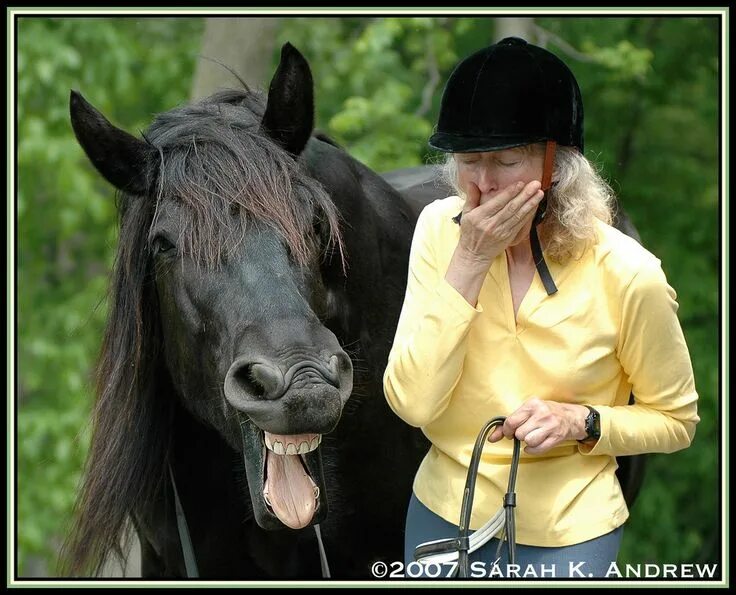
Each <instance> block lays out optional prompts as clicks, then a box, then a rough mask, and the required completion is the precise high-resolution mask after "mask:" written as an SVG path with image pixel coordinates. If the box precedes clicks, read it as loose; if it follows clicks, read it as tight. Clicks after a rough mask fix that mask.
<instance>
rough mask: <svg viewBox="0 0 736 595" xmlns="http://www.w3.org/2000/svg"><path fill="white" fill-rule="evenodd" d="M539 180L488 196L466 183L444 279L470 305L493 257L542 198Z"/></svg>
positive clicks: (475, 302)
mask: <svg viewBox="0 0 736 595" xmlns="http://www.w3.org/2000/svg"><path fill="white" fill-rule="evenodd" d="M540 187H541V184H540V182H538V181H536V180H534V181H532V182H529V183H528V184H524V182H517V183H515V184H511V185H510V186H509V187H507V188H504V189H503V190H502V191H501V192H499V193H498V194H496V195H495V196H493V197H491V196H488V195H482V194H481V192H480V189H479V188H478V186H476V185H475V184H474V183H472V182H470V183H469V188H468V197H467V200H466V201H465V207H464V208H463V216H462V219H461V220H460V240H459V242H458V245H457V247H456V248H455V252H454V253H453V255H452V259H451V260H450V266H449V267H448V269H447V273H445V280H446V281H447V282H448V283H449V284H450V285H451V286H452V287H454V288H455V289H456V290H457V291H458V292H459V293H460V295H462V296H463V297H464V298H465V300H466V301H467V302H468V303H469V304H470V305H471V306H473V307H475V306H476V304H477V303H478V295H479V294H480V289H481V287H482V286H483V280H484V279H485V276H486V274H487V273H488V269H489V268H490V267H491V263H492V262H493V260H494V259H495V258H496V256H498V255H499V254H501V252H503V251H504V250H505V249H506V248H507V247H508V246H509V245H510V244H511V242H512V241H513V240H514V238H515V237H516V236H517V235H518V234H519V232H520V231H521V230H522V228H523V227H524V226H525V225H526V224H527V223H529V222H530V221H531V220H532V219H533V217H534V213H535V212H536V209H537V205H539V202H540V201H541V200H542V197H543V196H544V192H542V191H541V190H540Z"/></svg>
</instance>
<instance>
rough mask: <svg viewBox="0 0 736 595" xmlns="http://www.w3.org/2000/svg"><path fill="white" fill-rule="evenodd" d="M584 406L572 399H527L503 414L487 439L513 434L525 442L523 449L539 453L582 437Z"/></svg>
mask: <svg viewBox="0 0 736 595" xmlns="http://www.w3.org/2000/svg"><path fill="white" fill-rule="evenodd" d="M587 416H588V408H587V407H584V406H583V405H574V404H572V403H558V402H556V401H545V400H542V399H539V398H537V397H534V398H532V399H529V400H528V401H527V402H526V403H524V404H523V405H522V406H521V407H519V408H518V409H517V410H516V411H514V412H513V413H512V414H511V415H509V416H508V417H506V421H505V422H504V424H503V425H502V426H498V427H497V428H495V429H494V430H493V432H491V435H490V436H489V437H488V441H489V442H498V441H499V440H501V438H504V437H506V438H513V437H514V436H515V437H516V438H518V439H519V440H522V441H524V442H526V444H527V446H526V447H525V448H524V452H525V453H527V454H541V453H543V452H546V451H548V450H549V449H551V448H554V447H555V446H557V445H558V444H560V443H562V442H565V441H566V440H583V439H584V438H585V436H586V433H585V418H586V417H587Z"/></svg>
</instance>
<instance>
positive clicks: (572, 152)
mask: <svg viewBox="0 0 736 595" xmlns="http://www.w3.org/2000/svg"><path fill="white" fill-rule="evenodd" d="M544 146H545V145H544V144H543V143H541V144H540V143H536V144H534V145H526V146H525V147H522V148H523V149H526V150H529V151H535V152H536V151H541V152H542V153H543V152H544ZM439 167H440V172H441V178H442V180H443V181H444V182H445V183H447V184H448V185H449V186H451V187H452V188H454V190H455V192H456V193H457V195H458V196H460V197H462V198H463V200H464V199H465V193H464V192H463V190H462V189H461V188H459V187H458V183H457V180H458V176H457V163H456V161H455V159H454V157H453V154H452V153H448V154H447V157H446V158H445V161H444V163H441V164H439ZM552 181H553V183H554V185H553V186H552V189H551V190H550V191H549V192H548V193H547V215H546V217H545V219H544V223H543V224H542V225H540V226H539V233H540V239H541V241H542V243H543V245H544V250H545V254H546V255H547V256H548V257H549V258H551V259H552V260H554V261H556V262H559V263H560V264H564V263H566V262H568V261H569V260H570V259H571V258H573V257H575V258H578V257H579V256H580V255H581V254H582V253H583V252H584V251H585V249H586V248H587V247H588V246H590V245H593V244H595V243H596V241H597V236H596V232H595V221H596V219H598V220H600V221H602V222H604V223H606V224H608V225H611V223H612V221H613V214H614V209H615V207H616V195H615V193H614V192H613V190H612V189H611V187H610V186H609V185H608V183H607V182H606V181H605V180H604V179H603V178H602V177H601V175H600V173H599V172H598V171H597V169H596V168H595V167H594V166H593V164H591V163H590V161H588V160H587V159H586V158H585V156H583V155H582V154H581V153H579V152H578V151H577V150H576V149H575V148H573V147H560V146H558V147H557V150H556V151H555V162H554V167H553V170H552Z"/></svg>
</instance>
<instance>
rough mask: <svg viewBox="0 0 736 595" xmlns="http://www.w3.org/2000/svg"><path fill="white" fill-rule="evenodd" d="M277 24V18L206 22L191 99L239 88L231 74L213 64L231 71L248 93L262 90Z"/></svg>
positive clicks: (268, 69) (269, 62) (246, 18)
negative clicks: (248, 89)
mask: <svg viewBox="0 0 736 595" xmlns="http://www.w3.org/2000/svg"><path fill="white" fill-rule="evenodd" d="M278 22H279V19H278V18H251V17H244V18H216V19H215V18H213V19H206V24H205V30H204V35H203V37H202V50H201V52H200V54H199V59H198V60H197V66H196V69H195V72H194V81H193V84H192V99H193V100H196V99H201V98H202V97H206V96H207V95H210V94H212V93H214V92H215V91H217V90H218V89H225V88H240V87H241V84H240V82H239V81H238V79H237V78H236V77H235V76H234V75H233V74H232V73H231V72H229V71H228V70H227V69H226V68H224V67H223V66H220V65H219V64H217V63H216V62H213V61H212V60H216V61H217V62H221V63H222V64H224V65H225V66H228V67H229V68H231V69H232V70H234V71H235V72H236V73H237V74H238V76H239V77H240V78H241V79H243V81H244V82H245V83H246V84H247V85H248V86H249V87H250V88H251V89H258V88H261V89H265V88H266V87H267V85H268V81H269V76H270V74H271V72H270V70H271V57H272V55H273V50H274V45H275V41H276V30H277V27H278ZM207 58H209V60H208V59H207Z"/></svg>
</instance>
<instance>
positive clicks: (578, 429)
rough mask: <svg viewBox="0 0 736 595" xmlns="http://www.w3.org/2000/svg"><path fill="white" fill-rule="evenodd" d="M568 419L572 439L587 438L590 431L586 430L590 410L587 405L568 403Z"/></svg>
mask: <svg viewBox="0 0 736 595" xmlns="http://www.w3.org/2000/svg"><path fill="white" fill-rule="evenodd" d="M567 407H568V414H569V416H568V419H569V427H570V438H571V439H572V440H585V439H586V438H587V437H588V433H587V432H586V430H585V419H586V418H587V417H588V413H590V411H589V410H588V408H587V407H586V406H585V405H574V404H572V403H571V404H568V406H567Z"/></svg>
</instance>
